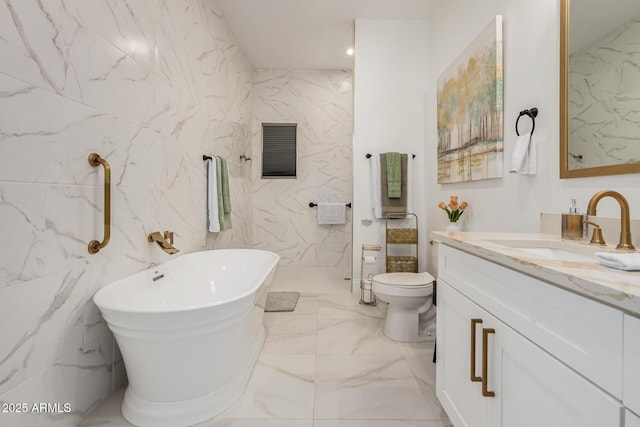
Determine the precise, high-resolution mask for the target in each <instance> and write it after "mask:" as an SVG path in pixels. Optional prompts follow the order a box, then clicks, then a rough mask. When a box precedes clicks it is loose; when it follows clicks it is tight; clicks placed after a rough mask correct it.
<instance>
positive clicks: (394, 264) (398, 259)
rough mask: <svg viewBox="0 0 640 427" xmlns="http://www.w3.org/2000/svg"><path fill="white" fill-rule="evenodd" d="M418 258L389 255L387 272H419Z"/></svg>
mask: <svg viewBox="0 0 640 427" xmlns="http://www.w3.org/2000/svg"><path fill="white" fill-rule="evenodd" d="M417 272H418V258H416V257H413V256H388V257H387V273H417Z"/></svg>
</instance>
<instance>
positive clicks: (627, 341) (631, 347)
mask: <svg viewBox="0 0 640 427" xmlns="http://www.w3.org/2000/svg"><path fill="white" fill-rule="evenodd" d="M624 374H625V375H624V391H623V395H624V399H623V401H624V406H626V407H627V408H629V409H631V410H632V411H633V412H635V413H636V414H640V319H638V318H637V317H632V316H629V315H625V316H624ZM639 425H640V423H639Z"/></svg>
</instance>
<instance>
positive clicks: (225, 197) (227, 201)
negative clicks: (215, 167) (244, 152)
mask: <svg viewBox="0 0 640 427" xmlns="http://www.w3.org/2000/svg"><path fill="white" fill-rule="evenodd" d="M220 163H221V165H222V205H223V208H224V213H226V214H228V213H231V196H230V195H229V166H228V165H227V161H226V160H225V159H223V158H221V159H220Z"/></svg>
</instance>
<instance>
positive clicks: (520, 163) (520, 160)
mask: <svg viewBox="0 0 640 427" xmlns="http://www.w3.org/2000/svg"><path fill="white" fill-rule="evenodd" d="M537 169H538V156H537V153H536V145H535V141H534V138H533V137H532V135H531V134H530V133H527V134H525V135H520V136H519V137H518V139H517V141H516V146H515V148H514V150H513V156H512V157H511V169H509V172H515V173H519V174H521V175H535V174H536V171H537Z"/></svg>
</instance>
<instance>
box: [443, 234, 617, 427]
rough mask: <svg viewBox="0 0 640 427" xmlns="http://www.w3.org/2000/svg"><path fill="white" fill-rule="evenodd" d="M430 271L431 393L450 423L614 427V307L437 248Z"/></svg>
mask: <svg viewBox="0 0 640 427" xmlns="http://www.w3.org/2000/svg"><path fill="white" fill-rule="evenodd" d="M438 271H439V278H438V294H437V298H438V301H437V303H438V305H437V307H438V311H437V313H438V314H437V315H438V319H437V327H438V335H437V336H438V347H437V349H438V354H437V357H438V360H437V361H438V364H437V368H436V372H437V378H436V384H437V395H438V398H439V399H440V402H441V403H442V405H443V407H444V408H445V410H446V411H447V413H448V414H449V417H450V418H451V421H452V422H453V424H454V426H456V427H464V426H466V427H480V426H488V427H489V426H490V427H498V426H502V427H514V426H517V427H534V426H535V427H539V426H541V425H549V426H558V427H559V426H562V427H574V426H575V427H585V426H588V427H604V426H607V427H608V426H620V425H622V419H623V406H622V403H621V400H622V399H621V395H622V373H621V372H620V371H621V369H620V366H621V363H622V318H623V315H622V313H621V312H619V311H618V310H615V309H611V308H610V307H606V306H603V305H602V304H599V303H596V302H594V301H590V300H587V299H585V298H582V297H580V296H577V295H574V294H571V293H569V292H566V291H564V290H562V289H558V288H556V287H554V286H552V285H549V284H547V283H544V282H540V281H537V280H535V279H533V278H531V277H528V276H525V275H522V274H520V273H517V272H515V271H513V270H510V269H508V268H505V267H502V266H500V265H498V264H494V263H492V262H490V261H487V260H484V259H481V258H478V257H475V256H473V255H470V254H467V253H465V252H462V251H459V250H457V249H454V248H451V247H448V246H445V245H440V247H439V269H438ZM573 299H575V300H577V302H576V301H573ZM547 305H548V306H547ZM594 310H595V311H594ZM599 310H602V311H599ZM594 313H595V315H602V316H603V318H602V319H597V321H596V319H593V316H594ZM603 322H604V325H598V323H603ZM607 328H614V330H611V329H609V330H608V331H606V332H605V329H607ZM594 341H600V342H599V343H595V344H594ZM474 342H475V345H474ZM483 359H484V360H483ZM594 359H595V360H594ZM576 366H577V367H578V368H579V369H575V367H576ZM472 377H476V378H475V379H476V380H475V381H474V380H472ZM585 377H586V378H585ZM587 378H588V379H587Z"/></svg>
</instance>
